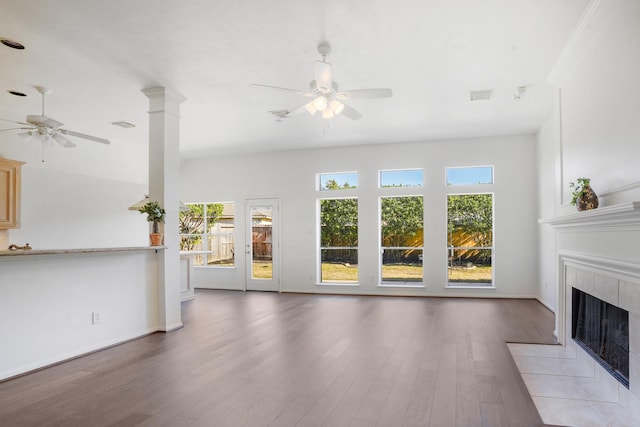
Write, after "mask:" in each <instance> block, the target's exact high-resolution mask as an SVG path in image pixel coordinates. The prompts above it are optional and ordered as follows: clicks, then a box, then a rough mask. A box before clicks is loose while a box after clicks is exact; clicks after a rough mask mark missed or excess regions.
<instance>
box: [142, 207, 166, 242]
mask: <svg viewBox="0 0 640 427" xmlns="http://www.w3.org/2000/svg"><path fill="white" fill-rule="evenodd" d="M138 211H139V212H140V213H142V214H147V221H149V222H152V223H153V226H152V228H151V234H149V240H150V242H151V246H162V237H163V236H162V233H160V223H164V217H165V215H166V214H167V212H166V211H165V210H164V209H162V208H161V207H160V205H159V204H158V202H155V201H153V202H147V203H145V204H144V205H143V206H142V207H141V208H140V209H139V210H138Z"/></svg>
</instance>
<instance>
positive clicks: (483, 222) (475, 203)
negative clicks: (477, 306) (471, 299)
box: [447, 194, 494, 287]
mask: <svg viewBox="0 0 640 427" xmlns="http://www.w3.org/2000/svg"><path fill="white" fill-rule="evenodd" d="M447 236H448V237H447V244H448V248H447V255H448V266H447V268H448V286H449V287H462V286H482V287H490V286H492V285H493V249H494V248H493V194H450V195H448V196H447Z"/></svg>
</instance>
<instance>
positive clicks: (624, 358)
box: [571, 288, 629, 388]
mask: <svg viewBox="0 0 640 427" xmlns="http://www.w3.org/2000/svg"><path fill="white" fill-rule="evenodd" d="M571 315H572V328H571V331H572V332H571V336H572V338H573V339H574V340H575V341H576V343H577V344H578V345H579V346H580V347H582V348H583V349H584V350H585V351H586V352H587V353H588V354H589V355H591V357H593V358H594V359H595V360H596V362H598V363H599V364H600V365H601V366H602V367H603V368H605V369H606V370H607V371H609V372H610V373H611V375H613V376H614V377H615V378H616V379H617V380H618V381H620V383H622V384H623V385H624V386H625V387H626V388H629V312H628V311H626V310H623V309H621V308H619V307H616V306H614V305H611V304H609V303H607V302H605V301H602V300H601V299H598V298H596V297H594V296H592V295H589V294H588V293H586V292H583V291H581V290H579V289H576V288H573V289H572V313H571Z"/></svg>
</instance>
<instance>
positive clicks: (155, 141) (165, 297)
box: [142, 87, 186, 332]
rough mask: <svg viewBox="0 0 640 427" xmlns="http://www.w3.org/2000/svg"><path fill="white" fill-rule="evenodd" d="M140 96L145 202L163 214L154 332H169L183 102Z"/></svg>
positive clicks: (164, 94) (176, 264) (175, 302)
mask: <svg viewBox="0 0 640 427" xmlns="http://www.w3.org/2000/svg"><path fill="white" fill-rule="evenodd" d="M142 92H143V93H144V94H145V95H146V96H147V98H149V199H150V200H156V201H157V202H158V203H159V204H160V206H161V207H163V208H164V209H165V210H166V212H167V214H166V217H165V224H164V226H162V225H161V227H162V228H161V232H163V233H164V244H165V246H166V247H167V249H165V250H163V251H159V252H158V255H159V257H160V263H159V271H158V304H159V307H158V329H159V330H161V331H166V332H169V331H172V330H174V329H178V328H180V327H182V318H181V307H180V249H179V235H178V234H179V231H178V209H179V206H178V205H179V201H178V200H179V197H178V192H179V189H180V160H179V155H180V149H179V146H180V104H181V103H182V102H184V101H185V100H186V98H184V97H183V96H182V95H179V94H177V93H175V92H172V91H170V90H168V89H166V88H163V87H153V88H148V89H143V90H142Z"/></svg>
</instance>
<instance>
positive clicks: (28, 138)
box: [18, 131, 33, 142]
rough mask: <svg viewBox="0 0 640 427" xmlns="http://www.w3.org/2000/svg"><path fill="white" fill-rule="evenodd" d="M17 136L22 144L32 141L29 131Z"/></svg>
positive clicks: (31, 134)
mask: <svg viewBox="0 0 640 427" xmlns="http://www.w3.org/2000/svg"><path fill="white" fill-rule="evenodd" d="M18 136H19V137H20V139H21V140H23V141H24V142H29V141H31V140H32V139H33V133H32V132H31V131H28V132H22V133H19V134H18Z"/></svg>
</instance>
